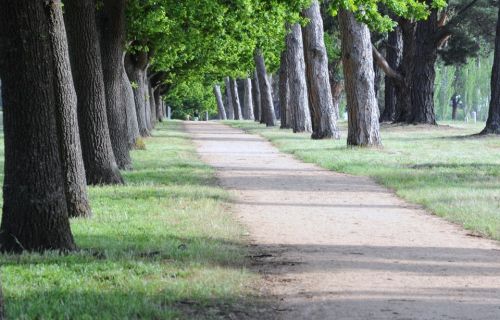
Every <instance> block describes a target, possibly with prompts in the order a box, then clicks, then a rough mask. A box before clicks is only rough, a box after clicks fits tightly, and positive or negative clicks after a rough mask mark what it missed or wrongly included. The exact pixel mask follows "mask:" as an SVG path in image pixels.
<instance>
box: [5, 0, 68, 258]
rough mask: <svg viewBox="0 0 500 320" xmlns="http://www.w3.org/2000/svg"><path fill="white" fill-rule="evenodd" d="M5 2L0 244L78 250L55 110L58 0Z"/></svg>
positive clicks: (15, 249)
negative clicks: (54, 19) (53, 34)
mask: <svg viewBox="0 0 500 320" xmlns="http://www.w3.org/2000/svg"><path fill="white" fill-rule="evenodd" d="M0 8H2V10H0V77H1V78H2V98H3V110H4V139H5V167H4V172H5V175H4V184H3V198H4V201H3V214H2V223H1V226H0V250H1V251H4V252H21V251H23V250H27V251H44V250H63V251H66V250H73V249H74V248H75V244H74V241H73V236H72V234H71V230H70V225H69V217H68V209H67V206H66V196H65V192H64V178H63V168H62V164H61V154H60V150H59V149H60V147H59V144H58V143H57V141H58V136H57V125H56V118H55V113H56V101H57V99H56V96H55V94H56V91H57V90H61V89H62V88H56V86H57V85H58V84H60V82H59V81H57V74H56V73H57V71H56V70H55V68H56V67H57V66H56V65H55V64H54V54H53V52H52V45H51V39H53V37H51V36H50V33H49V24H50V19H52V17H51V13H52V10H61V6H60V2H59V1H55V0H53V1H11V0H0ZM57 16H58V17H62V15H61V14H59V15H57ZM61 23H62V22H61ZM61 36H63V35H61ZM70 82H71V81H70ZM28 92H29V93H30V94H27V93H28Z"/></svg>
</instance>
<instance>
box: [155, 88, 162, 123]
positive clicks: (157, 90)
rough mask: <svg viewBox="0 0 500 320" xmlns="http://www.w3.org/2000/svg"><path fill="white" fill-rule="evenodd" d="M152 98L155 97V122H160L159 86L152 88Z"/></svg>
mask: <svg viewBox="0 0 500 320" xmlns="http://www.w3.org/2000/svg"><path fill="white" fill-rule="evenodd" d="M153 92H154V99H155V107H156V121H157V122H162V121H163V108H162V105H161V103H162V101H161V95H160V88H158V87H157V88H156V89H154V91H153Z"/></svg>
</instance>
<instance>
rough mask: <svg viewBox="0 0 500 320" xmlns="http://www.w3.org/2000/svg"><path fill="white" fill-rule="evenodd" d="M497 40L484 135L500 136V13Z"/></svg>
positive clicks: (499, 14)
mask: <svg viewBox="0 0 500 320" xmlns="http://www.w3.org/2000/svg"><path fill="white" fill-rule="evenodd" d="M498 17H499V19H498V21H497V31H496V32H497V33H496V38H495V57H494V60H493V70H492V73H491V100H490V110H489V113H488V120H487V121H486V127H485V128H484V130H483V131H482V132H481V133H482V134H490V133H493V134H500V11H499V13H498Z"/></svg>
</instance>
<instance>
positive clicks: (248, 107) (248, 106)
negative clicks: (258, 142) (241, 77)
mask: <svg viewBox="0 0 500 320" xmlns="http://www.w3.org/2000/svg"><path fill="white" fill-rule="evenodd" d="M243 86H244V88H245V99H244V100H245V104H244V105H245V108H244V109H243V118H244V119H245V120H255V115H254V114H253V109H254V107H253V96H252V79H250V78H247V79H245V81H244V84H243Z"/></svg>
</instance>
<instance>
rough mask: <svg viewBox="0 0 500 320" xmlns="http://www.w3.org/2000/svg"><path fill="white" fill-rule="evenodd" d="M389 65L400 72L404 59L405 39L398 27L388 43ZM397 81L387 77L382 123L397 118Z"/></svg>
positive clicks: (389, 37)
mask: <svg viewBox="0 0 500 320" xmlns="http://www.w3.org/2000/svg"><path fill="white" fill-rule="evenodd" d="M386 52H387V53H386V55H387V58H386V60H387V63H388V64H389V66H390V67H391V68H392V69H394V70H400V66H401V59H402V58H403V37H402V34H401V28H400V27H396V28H395V29H394V31H392V32H389V36H388V41H387V49H386ZM396 90H397V83H396V80H395V79H393V78H391V77H389V76H387V75H386V76H385V107H384V111H383V112H382V114H381V115H380V122H392V121H394V119H395V116H396V103H397V102H396V101H397V100H396Z"/></svg>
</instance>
